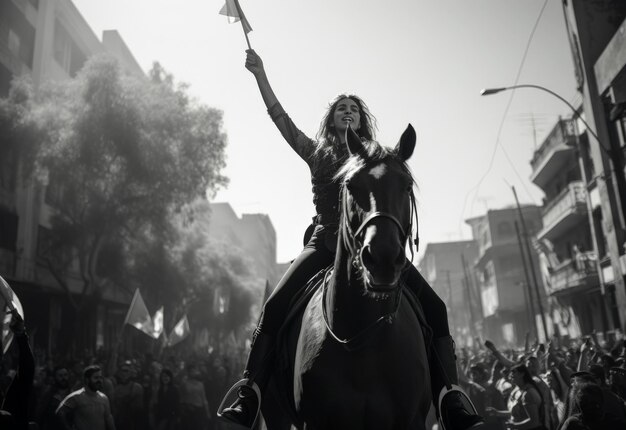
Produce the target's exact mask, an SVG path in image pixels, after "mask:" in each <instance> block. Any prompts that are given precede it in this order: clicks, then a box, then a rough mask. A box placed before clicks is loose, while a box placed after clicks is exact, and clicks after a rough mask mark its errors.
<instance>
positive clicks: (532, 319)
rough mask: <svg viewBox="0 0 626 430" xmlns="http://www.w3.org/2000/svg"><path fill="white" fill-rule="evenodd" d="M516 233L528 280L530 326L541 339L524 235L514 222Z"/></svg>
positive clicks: (526, 290) (527, 301) (525, 289)
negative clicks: (523, 240) (523, 242)
mask: <svg viewBox="0 0 626 430" xmlns="http://www.w3.org/2000/svg"><path fill="white" fill-rule="evenodd" d="M514 224H515V233H517V243H518V245H519V252H520V255H521V256H522V267H524V278H526V285H525V286H524V298H525V299H526V313H528V312H529V311H530V321H529V325H530V327H531V328H532V329H533V332H534V334H535V337H536V338H537V339H539V330H538V329H537V323H536V321H535V305H534V304H533V295H532V290H531V289H530V275H528V266H527V265H526V256H525V252H524V246H523V245H522V235H521V234H520V231H519V225H518V224H517V221H514Z"/></svg>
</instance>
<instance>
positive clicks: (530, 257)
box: [511, 187, 550, 342]
mask: <svg viewBox="0 0 626 430" xmlns="http://www.w3.org/2000/svg"><path fill="white" fill-rule="evenodd" d="M511 188H512V189H513V195H514V196H515V204H516V205H517V211H518V213H519V217H520V222H521V223H522V236H523V239H524V244H525V245H526V251H527V252H528V266H529V268H530V272H531V274H532V280H533V285H534V287H535V295H536V296H537V306H538V307H539V313H540V317H541V325H543V334H544V336H545V341H546V342H547V341H548V339H549V338H550V337H549V336H548V326H547V325H546V316H545V315H544V313H543V305H542V304H541V294H540V291H539V283H538V282H537V273H536V272H535V263H534V262H533V254H532V252H531V251H530V243H529V236H528V230H526V222H525V221H524V214H523V213H522V208H521V207H520V205H519V200H518V198H517V192H516V191H515V187H511Z"/></svg>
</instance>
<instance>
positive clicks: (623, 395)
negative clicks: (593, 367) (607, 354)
mask: <svg viewBox="0 0 626 430" xmlns="http://www.w3.org/2000/svg"><path fill="white" fill-rule="evenodd" d="M609 386H610V387H611V391H613V392H614V393H615V394H617V395H618V396H619V398H620V399H622V400H623V401H625V402H626V368H624V367H611V369H610V370H609Z"/></svg>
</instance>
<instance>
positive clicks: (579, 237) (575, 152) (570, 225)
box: [531, 118, 619, 337]
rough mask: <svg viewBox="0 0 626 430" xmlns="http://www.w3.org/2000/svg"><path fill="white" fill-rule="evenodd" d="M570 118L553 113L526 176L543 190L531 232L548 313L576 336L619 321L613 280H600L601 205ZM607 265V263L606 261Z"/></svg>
mask: <svg viewBox="0 0 626 430" xmlns="http://www.w3.org/2000/svg"><path fill="white" fill-rule="evenodd" d="M578 130H579V128H578V127H577V121H576V120H575V119H571V118H570V119H559V121H558V122H557V123H556V125H555V126H554V128H553V129H552V130H551V132H550V133H549V134H548V136H547V137H546V139H545V140H544V142H543V143H542V145H541V146H540V147H539V149H537V150H536V151H535V153H534V155H533V158H532V160H531V166H532V169H533V170H532V174H531V180H532V181H533V182H534V183H535V185H537V186H538V187H539V188H541V189H542V190H543V192H544V193H545V198H544V206H543V207H542V209H541V214H542V217H543V228H542V229H541V231H539V232H538V233H537V243H538V245H539V246H538V247H539V250H540V254H541V263H540V264H541V267H542V277H543V280H544V285H545V286H546V290H547V292H548V295H549V300H548V301H549V308H550V315H551V317H552V319H553V321H554V322H555V325H554V328H555V330H557V329H558V330H559V334H560V335H568V336H570V337H577V336H579V335H580V334H581V333H582V334H590V333H591V332H592V331H593V330H594V329H600V328H601V331H603V332H606V331H609V330H612V329H614V328H616V327H619V315H618V314H617V308H616V301H615V286H614V285H613V284H609V285H606V284H604V282H603V278H602V276H601V274H602V269H601V268H602V264H601V262H602V261H607V260H610V257H609V256H608V254H607V247H606V245H605V244H606V238H605V237H604V234H603V230H602V222H601V220H602V207H601V205H600V204H599V202H597V201H596V202H595V204H594V202H592V200H591V199H590V197H589V193H588V189H590V190H591V191H592V192H593V191H594V190H597V188H596V186H595V182H589V181H588V178H593V177H594V176H595V167H594V164H593V162H592V159H591V157H590V153H589V141H588V139H587V135H586V134H585V133H583V134H582V135H581V134H580V133H579V131H578ZM609 267H610V266H609Z"/></svg>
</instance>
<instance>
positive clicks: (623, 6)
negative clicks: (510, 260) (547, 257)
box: [563, 0, 626, 329]
mask: <svg viewBox="0 0 626 430" xmlns="http://www.w3.org/2000/svg"><path fill="white" fill-rule="evenodd" d="M563 11H564V17H565V22H566V25H567V29H568V35H569V41H570V46H571V50H572V56H573V59H574V66H575V72H576V77H577V80H578V87H579V91H580V92H581V94H582V96H583V106H582V107H583V112H584V117H585V122H586V123H587V124H588V125H589V127H588V128H587V129H586V130H585V133H586V135H587V137H588V140H589V147H590V154H591V159H592V160H593V165H594V166H595V175H594V176H592V177H591V178H589V182H590V185H591V186H590V187H589V194H590V200H591V201H592V203H593V204H594V206H595V205H596V204H597V205H599V206H600V207H601V214H602V219H601V225H600V227H601V231H602V233H603V236H604V238H605V239H606V242H605V244H604V245H605V246H606V257H605V258H601V259H600V270H601V273H600V276H601V278H602V281H603V283H604V285H605V287H606V288H607V291H609V294H612V295H614V296H615V301H616V303H617V306H616V311H617V314H618V319H619V321H618V322H617V325H618V326H619V327H621V328H622V329H624V325H625V324H626V256H625V255H626V221H625V217H626V213H625V212H626V173H625V167H624V164H625V163H624V154H625V151H626V139H625V133H624V122H625V119H624V118H625V116H626V115H625V113H624V103H625V102H626V96H625V94H626V83H625V80H626V70H625V66H626V48H625V43H624V40H625V36H624V32H625V31H626V24H625V22H624V20H625V18H626V3H625V2H623V1H619V0H595V1H585V0H568V1H565V2H563ZM610 313H612V312H610Z"/></svg>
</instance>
